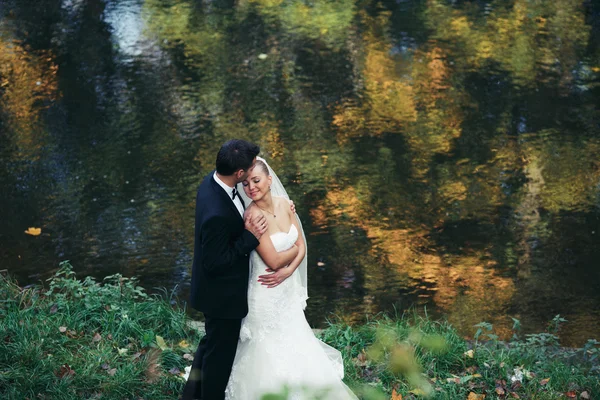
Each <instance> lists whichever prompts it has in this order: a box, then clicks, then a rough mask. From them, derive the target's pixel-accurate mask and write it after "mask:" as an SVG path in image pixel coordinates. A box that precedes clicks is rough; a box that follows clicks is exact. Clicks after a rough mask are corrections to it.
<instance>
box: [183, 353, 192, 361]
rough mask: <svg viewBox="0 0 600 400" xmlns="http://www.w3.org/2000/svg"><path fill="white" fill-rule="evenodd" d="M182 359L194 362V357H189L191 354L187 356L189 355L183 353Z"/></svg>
mask: <svg viewBox="0 0 600 400" xmlns="http://www.w3.org/2000/svg"><path fill="white" fill-rule="evenodd" d="M183 358H184V359H186V360H189V361H193V360H194V356H193V355H191V354H189V353H185V354H184V355H183Z"/></svg>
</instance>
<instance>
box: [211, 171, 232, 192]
mask: <svg viewBox="0 0 600 400" xmlns="http://www.w3.org/2000/svg"><path fill="white" fill-rule="evenodd" d="M213 178H215V182H217V183H218V184H219V186H221V187H222V188H223V190H224V191H225V192H227V194H228V195H229V196H231V192H233V187H231V186H229V185H227V184H226V183H225V182H223V181H222V180H220V179H219V177H218V176H217V172H216V171H215V173H214V174H213Z"/></svg>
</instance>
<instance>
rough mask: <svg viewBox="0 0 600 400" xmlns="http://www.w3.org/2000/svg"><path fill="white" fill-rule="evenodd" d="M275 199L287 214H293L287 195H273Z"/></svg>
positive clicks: (277, 204)
mask: <svg viewBox="0 0 600 400" xmlns="http://www.w3.org/2000/svg"><path fill="white" fill-rule="evenodd" d="M273 201H274V202H276V206H277V208H279V209H280V210H281V209H283V210H285V211H286V213H287V214H289V215H292V211H291V208H290V201H289V200H288V199H286V198H285V197H275V196H273Z"/></svg>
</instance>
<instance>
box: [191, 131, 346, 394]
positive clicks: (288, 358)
mask: <svg viewBox="0 0 600 400" xmlns="http://www.w3.org/2000/svg"><path fill="white" fill-rule="evenodd" d="M259 151H260V149H259V147H258V146H257V145H255V144H252V143H249V142H246V141H243V140H230V141H228V142H226V143H225V144H223V146H222V147H221V149H220V150H219V152H218V154H217V161H216V171H214V172H212V173H211V174H209V175H208V176H207V177H206V178H204V181H203V182H202V184H201V185H200V187H199V189H198V194H197V197H196V230H195V242H194V262H193V267H192V288H191V305H192V307H194V308H195V309H197V310H199V311H202V312H203V313H204V316H205V331H206V335H205V336H204V337H203V338H202V340H201V341H200V344H199V345H198V350H197V351H196V354H195V357H194V361H193V364H192V369H191V372H190V375H189V378H188V381H187V383H186V386H185V388H184V392H183V396H182V399H183V400H192V399H202V400H217V399H218V400H222V399H228V400H257V399H260V398H261V397H262V395H264V394H267V393H279V392H281V391H282V390H283V389H284V388H286V390H288V395H289V398H291V399H312V398H315V397H316V396H320V397H319V398H322V399H332V400H333V399H335V400H346V399H356V396H355V395H354V394H353V393H352V392H351V391H350V389H348V387H347V386H346V385H345V384H344V383H343V382H342V378H343V375H344V368H343V363H342V358H341V355H340V353H339V352H338V351H337V350H335V349H333V348H332V347H330V346H328V345H326V344H325V343H323V342H321V341H320V340H319V339H317V338H316V337H315V335H314V334H313V332H312V330H311V328H310V326H309V325H308V323H307V321H306V318H305V316H304V308H305V307H306V300H307V298H308V295H307V271H306V270H307V265H306V239H305V237H304V232H303V230H302V225H301V223H300V220H299V219H298V218H297V217H296V214H295V209H294V206H293V203H292V202H290V201H289V197H288V196H287V192H286V191H285V189H284V187H283V185H282V184H281V182H280V181H279V179H278V178H277V175H276V174H275V173H274V172H273V170H272V169H271V168H270V167H269V165H268V164H267V162H266V161H265V160H263V159H261V158H260V157H258V153H259ZM239 183H242V185H241V186H242V187H243V190H242V191H238V190H239V188H238V186H239V185H238V184H239Z"/></svg>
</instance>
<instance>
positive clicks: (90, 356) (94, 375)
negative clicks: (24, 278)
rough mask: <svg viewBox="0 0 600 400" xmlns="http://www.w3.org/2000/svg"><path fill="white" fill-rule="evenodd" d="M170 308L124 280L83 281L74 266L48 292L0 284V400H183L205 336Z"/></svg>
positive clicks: (164, 298)
mask: <svg viewBox="0 0 600 400" xmlns="http://www.w3.org/2000/svg"><path fill="white" fill-rule="evenodd" d="M170 300H171V299H169V298H168V297H167V296H166V294H165V295H163V296H149V295H147V294H146V292H145V291H144V290H143V289H142V288H140V287H139V286H137V285H136V280H135V279H129V278H124V277H122V276H120V275H113V276H110V277H107V278H106V279H105V280H104V282H103V283H102V284H100V283H98V282H95V281H94V280H93V279H91V278H85V279H84V280H78V279H76V278H75V276H74V273H73V271H72V268H71V266H70V265H69V264H68V262H66V263H63V264H62V268H61V270H60V271H59V272H58V273H57V274H56V275H55V276H54V277H53V278H52V279H51V280H50V287H49V288H48V289H47V290H44V289H41V288H37V287H32V288H21V287H19V286H18V285H17V284H16V283H15V282H14V281H12V280H11V279H10V278H6V277H2V278H0V320H1V321H2V322H1V324H0V398H1V399H19V400H22V399H57V400H59V399H65V400H67V399H68V400H73V399H96V398H97V399H99V398H102V399H126V398H132V399H133V398H135V399H138V398H144V399H175V398H177V394H179V393H180V392H181V389H182V387H183V379H182V378H181V377H180V376H179V372H180V371H182V370H183V369H184V367H185V366H186V365H187V364H189V361H188V360H186V359H185V358H184V356H185V355H186V354H189V353H190V352H193V350H194V348H193V346H192V345H190V344H192V343H193V344H194V345H195V344H196V343H197V342H198V340H199V336H198V334H197V333H196V332H195V331H194V330H192V329H190V328H188V327H187V325H186V317H185V313H184V310H183V309H181V308H179V307H177V306H172V305H171V301H170ZM161 338H164V341H166V343H165V342H163V340H161ZM187 357H189V356H187ZM169 371H170V372H169Z"/></svg>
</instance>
